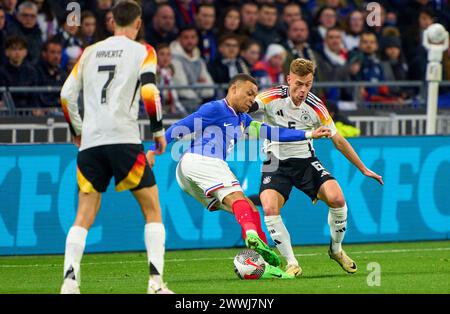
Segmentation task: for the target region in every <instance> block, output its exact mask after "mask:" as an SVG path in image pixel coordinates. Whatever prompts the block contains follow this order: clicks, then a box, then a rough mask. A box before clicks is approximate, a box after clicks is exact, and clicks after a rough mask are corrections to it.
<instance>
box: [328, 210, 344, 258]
mask: <svg viewBox="0 0 450 314" xmlns="http://www.w3.org/2000/svg"><path fill="white" fill-rule="evenodd" d="M328 225H329V226H330V235H331V251H332V252H333V253H338V252H340V251H341V250H342V241H343V240H344V236H345V230H346V228H347V204H345V205H344V206H343V207H341V208H331V207H330V208H329V209H328Z"/></svg>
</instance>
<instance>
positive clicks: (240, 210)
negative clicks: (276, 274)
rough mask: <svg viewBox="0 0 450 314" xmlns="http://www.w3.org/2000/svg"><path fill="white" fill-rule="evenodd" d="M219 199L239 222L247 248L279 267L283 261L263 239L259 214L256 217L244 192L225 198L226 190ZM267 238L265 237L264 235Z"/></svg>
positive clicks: (227, 195) (234, 193) (222, 190)
mask: <svg viewBox="0 0 450 314" xmlns="http://www.w3.org/2000/svg"><path fill="white" fill-rule="evenodd" d="M219 191H220V193H221V194H222V195H217V198H219V199H221V202H222V204H224V205H225V206H226V207H229V208H231V209H232V211H233V214H234V216H235V217H236V220H237V222H238V223H239V225H240V226H241V228H242V234H243V237H244V240H245V243H246V245H247V247H249V248H251V249H254V250H256V251H257V252H258V253H259V254H261V256H262V257H263V258H264V260H265V261H266V262H268V263H269V264H271V265H274V266H279V265H280V263H281V261H280V258H279V257H278V255H277V254H276V253H275V252H273V251H272V250H271V249H270V247H269V246H268V245H267V243H265V242H264V241H263V240H262V239H261V237H262V236H263V234H264V232H263V231H262V228H261V220H260V217H259V213H257V215H255V212H254V210H253V208H252V205H251V204H250V202H249V201H248V199H247V198H246V197H245V195H244V193H243V192H242V191H234V192H231V193H229V194H226V195H225V196H223V195H224V194H225V193H227V192H226V189H221V190H218V191H217V193H219ZM264 236H265V235H264Z"/></svg>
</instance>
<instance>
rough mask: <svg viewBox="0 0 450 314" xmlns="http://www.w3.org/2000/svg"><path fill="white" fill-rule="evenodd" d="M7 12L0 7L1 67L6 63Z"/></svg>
mask: <svg viewBox="0 0 450 314" xmlns="http://www.w3.org/2000/svg"><path fill="white" fill-rule="evenodd" d="M5 28H6V12H5V10H4V9H3V8H2V7H1V6H0V65H2V64H3V63H4V62H5V58H6V56H5V37H6V32H5Z"/></svg>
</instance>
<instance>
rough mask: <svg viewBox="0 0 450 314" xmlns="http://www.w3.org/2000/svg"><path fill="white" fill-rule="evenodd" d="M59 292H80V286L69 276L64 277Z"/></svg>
mask: <svg viewBox="0 0 450 314" xmlns="http://www.w3.org/2000/svg"><path fill="white" fill-rule="evenodd" d="M61 294H80V286H78V282H77V281H76V280H74V279H70V278H67V279H64V282H63V285H62V287H61Z"/></svg>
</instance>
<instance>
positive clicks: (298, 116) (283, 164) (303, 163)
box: [250, 59, 383, 276]
mask: <svg viewBox="0 0 450 314" xmlns="http://www.w3.org/2000/svg"><path fill="white" fill-rule="evenodd" d="M313 76H314V64H313V63H312V62H311V61H309V60H306V59H295V60H294V61H292V63H291V65H290V73H289V76H288V77H287V82H288V84H289V86H279V87H276V88H273V89H270V90H268V91H265V92H263V93H261V94H259V95H258V96H257V97H256V102H255V104H254V105H253V106H252V108H251V109H250V111H251V112H253V111H256V110H258V109H262V110H263V111H264V118H265V121H266V122H267V123H268V124H269V125H271V126H279V127H289V128H292V129H296V130H304V131H311V130H314V129H316V128H319V127H322V126H326V127H328V128H329V129H330V130H331V140H332V141H333V144H334V146H335V147H336V148H337V149H338V150H339V151H340V152H341V153H342V154H343V155H344V156H345V157H346V158H347V159H348V160H349V161H350V162H351V163H353V164H354V165H355V166H356V167H357V168H358V169H359V171H361V173H362V174H364V175H365V176H367V177H369V178H373V179H375V180H376V181H378V182H379V183H380V184H383V180H382V177H381V176H380V175H378V174H376V173H375V172H373V171H371V170H370V169H368V168H367V167H366V166H365V165H364V163H363V162H362V161H361V160H360V158H359V156H358V154H357V153H356V152H355V150H354V149H353V147H352V146H351V145H350V143H349V142H348V141H347V140H346V139H344V138H343V137H342V136H341V135H340V134H339V133H338V132H337V130H336V127H335V125H334V122H333V119H332V118H331V117H330V115H329V113H328V111H327V108H326V107H325V105H324V104H323V102H322V101H321V100H320V99H319V98H318V97H317V96H315V95H314V94H313V93H311V92H310V90H311V87H312V84H313ZM312 142H313V141H312V139H307V140H306V141H299V142H290V143H283V142H281V141H266V142H265V145H264V149H265V152H266V153H267V155H268V158H267V160H266V161H265V162H264V166H263V170H262V177H261V186H260V200H261V204H262V207H263V209H264V215H265V218H264V221H265V223H266V226H267V230H268V231H269V234H270V236H271V237H272V239H273V241H274V242H275V243H276V246H277V248H278V250H279V251H280V253H281V254H282V255H283V256H284V257H285V258H286V260H287V266H286V272H287V273H288V274H291V275H295V276H300V275H301V274H302V269H301V267H300V266H299V264H298V261H297V259H296V258H295V256H294V252H293V250H292V245H291V238H290V235H289V232H288V230H287V229H286V226H285V225H284V223H283V221H282V219H281V216H280V209H281V207H283V205H284V204H285V203H286V201H287V200H288V198H289V194H290V193H291V190H292V187H293V186H295V187H296V188H297V189H299V190H301V191H303V192H304V193H305V194H307V195H308V196H309V197H310V198H311V200H312V201H313V203H314V204H315V203H316V202H317V200H322V201H324V202H325V203H326V204H327V205H328V207H329V211H328V224H329V225H330V233H331V241H330V248H329V251H328V254H329V256H330V258H331V259H334V260H335V261H336V262H338V263H339V265H341V267H342V268H343V269H344V270H345V271H346V272H348V273H355V272H356V270H357V266H356V263H355V262H354V261H353V260H352V259H351V258H350V257H349V256H348V255H347V254H346V253H345V251H344V250H342V241H343V239H344V235H345V230H346V228H347V204H346V202H345V198H344V195H343V193H342V190H341V188H340V186H339V184H338V182H337V181H336V179H335V178H334V177H333V176H332V175H331V174H330V172H328V171H327V170H326V169H325V168H324V167H323V166H322V164H321V162H320V161H319V159H318V158H317V157H316V155H315V153H314V147H313V143H312ZM274 162H275V163H276V164H277V165H279V166H278V167H277V169H276V170H275V171H270V170H268V167H270V166H271V164H272V163H274Z"/></svg>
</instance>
